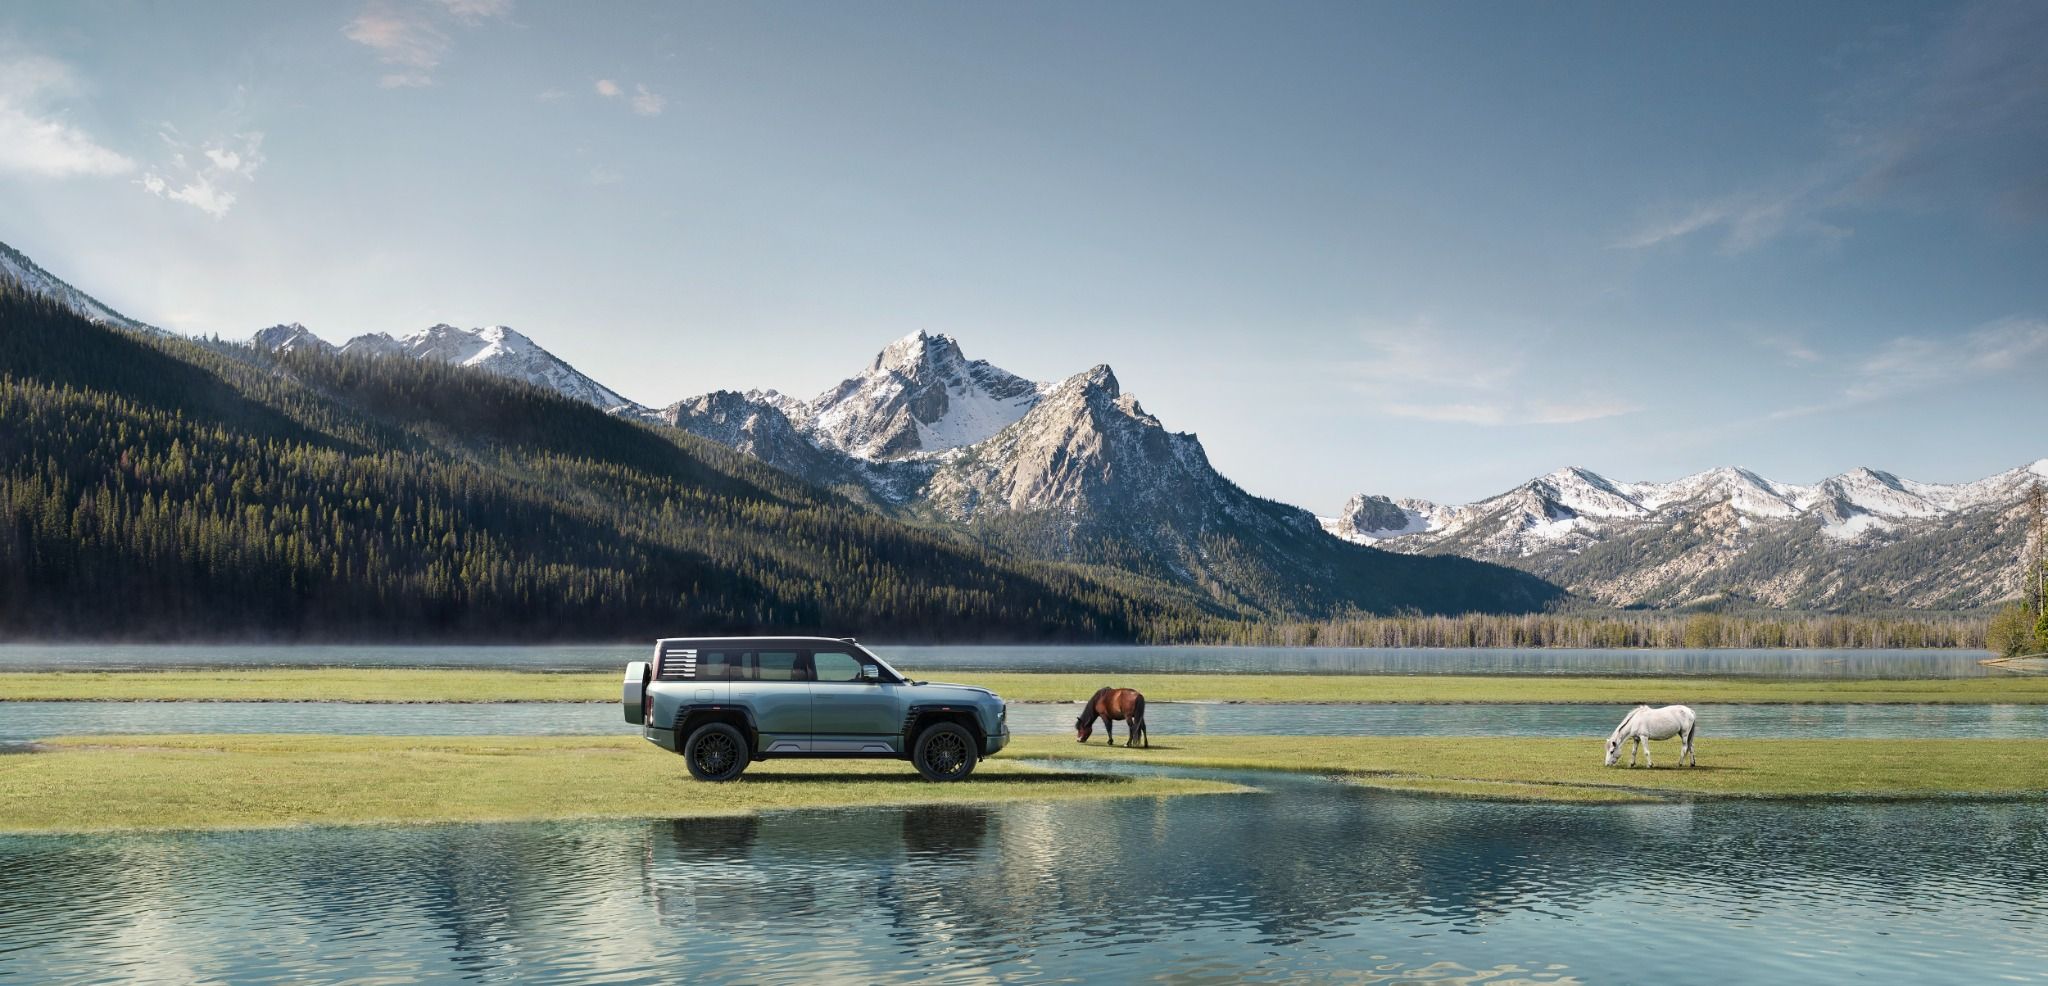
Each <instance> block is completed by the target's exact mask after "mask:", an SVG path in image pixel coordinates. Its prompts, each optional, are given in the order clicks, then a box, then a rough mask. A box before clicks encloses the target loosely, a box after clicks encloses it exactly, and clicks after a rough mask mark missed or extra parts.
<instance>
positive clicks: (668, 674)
mask: <svg viewBox="0 0 2048 986" xmlns="http://www.w3.org/2000/svg"><path fill="white" fill-rule="evenodd" d="M696 677H697V651H696V650H695V649H694V648H684V647H677V648H673V649H670V648H663V649H662V652H661V680H663V681H689V680H692V679H695V678H696Z"/></svg>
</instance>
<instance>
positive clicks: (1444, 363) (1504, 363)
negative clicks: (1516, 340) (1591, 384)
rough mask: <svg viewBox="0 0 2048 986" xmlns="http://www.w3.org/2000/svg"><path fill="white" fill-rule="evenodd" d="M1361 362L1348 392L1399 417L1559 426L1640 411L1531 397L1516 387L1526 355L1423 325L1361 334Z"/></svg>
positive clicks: (1600, 400)
mask: <svg viewBox="0 0 2048 986" xmlns="http://www.w3.org/2000/svg"><path fill="white" fill-rule="evenodd" d="M1359 343H1360V352H1361V353H1362V355H1363V358H1361V359H1357V360H1352V361H1348V362H1346V363H1344V364H1343V365H1342V370H1343V372H1344V374H1345V375H1346V376H1347V377H1349V378H1350V380H1351V384H1352V387H1353V389H1355V390H1357V391H1358V392H1360V393H1361V394H1364V395H1365V396H1366V397H1367V398H1368V399H1370V400H1372V401H1373V402H1374V403H1375V406H1376V407H1377V408H1378V410H1379V411H1380V413H1382V414H1387V415H1391V416H1393V417H1397V418H1413V419H1416V420H1420V421H1439V422H1448V423H1454V424H1470V425H1486V426H1499V425H1564V424H1576V423H1579V422H1582V421H1593V420H1596V419H1599V418H1610V417H1614V416H1616V415H1621V414H1629V413H1632V412H1635V411H1639V410H1642V407H1641V406H1640V405H1638V404H1635V403H1633V402H1630V401H1626V400H1621V399H1618V398H1613V397H1605V396H1599V395H1577V396H1572V397H1564V398H1559V397H1553V396H1541V397H1539V396H1533V395H1531V394H1529V393H1528V392H1527V391H1529V390H1532V389H1534V388H1532V387H1526V386H1520V385H1519V384H1520V383H1521V381H1522V379H1523V368H1524V366H1525V365H1526V364H1527V362H1528V360H1527V355H1526V354H1525V353H1523V352H1521V351H1520V350H1517V349H1514V348H1512V347H1508V346H1503V345H1500V344H1489V343H1486V342H1483V341H1481V340H1477V339H1473V338H1466V337H1462V336H1460V335H1457V334H1453V333H1450V332H1446V331H1444V330H1442V329H1439V328H1437V327H1436V326H1434V325H1432V324H1430V323H1429V322H1427V321H1418V322H1415V323H1412V324H1409V325H1406V326H1398V327H1383V328H1374V329H1369V330H1366V331H1365V332H1363V333H1361V334H1360V337H1359Z"/></svg>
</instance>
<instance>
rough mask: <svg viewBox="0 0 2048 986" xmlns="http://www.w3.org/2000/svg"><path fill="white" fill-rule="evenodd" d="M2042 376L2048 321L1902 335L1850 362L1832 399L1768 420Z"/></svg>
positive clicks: (2046, 365) (2005, 321)
mask: <svg viewBox="0 0 2048 986" xmlns="http://www.w3.org/2000/svg"><path fill="white" fill-rule="evenodd" d="M2043 371H2048V319H2043V318H2026V317H2020V316H2013V317H2008V318H2002V319H1999V320H1997V321H1995V322H1989V323H1986V324H1984V325H1980V326H1978V327H1976V328H1974V329H1971V330H1970V331H1968V332H1965V333H1963V334H1961V335H1960V336H1956V337H1953V338H1934V337H1931V336H1921V335H1911V336H1897V337H1894V338H1892V339H1888V340H1886V341H1885V342H1883V343H1881V344H1879V345H1878V346H1877V347H1876V348H1874V349H1872V350H1871V351H1869V352H1868V353H1865V354H1863V355H1862V356H1861V357H1859V358H1856V359H1853V360H1849V361H1847V365H1846V368H1845V370H1844V371H1843V372H1842V374H1841V376H1840V377H1838V378H1837V379H1839V380H1840V383H1839V390H1837V391H1836V394H1835V396H1834V397H1833V398H1831V399H1827V400H1822V401H1819V402H1816V403H1812V404H1801V405H1797V406H1794V407H1788V408H1783V409H1780V410H1777V411H1773V412H1771V413H1770V414H1769V415H1768V416H1767V417H1766V420H1772V421H1780V420H1784V419H1787V418H1800V417H1806V416H1809V415H1814V414H1823V413H1827V412H1831V411H1841V410H1846V409H1849V408H1852V407H1857V406H1860V405H1864V404H1870V403H1874V402H1877V401H1884V400H1892V399H1896V398H1902V397H1907V396H1910V395H1912V394H1916V393H1923V392H1926V391H1930V390H1938V389H1941V388H1944V387H1964V386H1973V385H1978V384H1988V383H1991V382H1993V381H1996V380H1999V379H2000V378H2006V377H2011V376H2013V375H2016V374H2020V373H2022V372H2024V373H2028V374H2037V373H2040V372H2043Z"/></svg>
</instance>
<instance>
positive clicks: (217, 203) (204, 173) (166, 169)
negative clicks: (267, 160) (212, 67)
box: [137, 124, 264, 219]
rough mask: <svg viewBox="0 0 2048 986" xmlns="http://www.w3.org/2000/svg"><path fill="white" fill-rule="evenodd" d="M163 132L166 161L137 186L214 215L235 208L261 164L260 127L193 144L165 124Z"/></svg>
mask: <svg viewBox="0 0 2048 986" xmlns="http://www.w3.org/2000/svg"><path fill="white" fill-rule="evenodd" d="M159 136H160V137H162V139H163V142H164V146H165V147H166V148H167V149H168V153H167V155H166V157H165V160H164V162H163V163H162V164H161V165H159V166H157V167H152V168H150V169H149V170H148V171H146V172H144V173H143V175H142V177H141V179H139V180H138V181H137V184H140V185H141V186H142V187H143V189H144V190H145V191H148V192H149V193H150V194H151V195H155V196H157V197H159V198H165V199H169V200H171V201H173V202H183V203H185V204H186V205H189V206H191V207H193V208H195V209H198V210H199V211H201V212H204V213H206V214H207V215H209V216H212V217H213V218H215V219H219V218H221V217H222V216H225V215H227V214H228V210H229V209H232V208H234V206H235V200H236V198H237V196H238V194H239V192H240V190H241V189H242V188H243V187H245V186H246V185H248V183H249V182H251V181H253V180H254V179H255V177H256V171H257V169H259V168H261V167H263V161H264V158H263V134H262V132H261V131H249V132H246V133H238V134H234V135H232V136H229V137H227V138H224V139H222V140H218V141H210V142H207V143H204V144H198V145H194V144H192V143H190V142H188V141H186V140H185V138H184V137H183V136H182V135H180V134H179V133H178V131H177V128H175V127H172V126H170V125H168V124H166V125H165V127H164V129H163V131H162V132H161V133H160V134H159Z"/></svg>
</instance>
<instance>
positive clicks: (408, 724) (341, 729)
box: [0, 702, 2048, 743]
mask: <svg viewBox="0 0 2048 986" xmlns="http://www.w3.org/2000/svg"><path fill="white" fill-rule="evenodd" d="M1698 709H1699V711H1700V715H1701V742H1703V743H1710V742H1712V741H1713V740H1714V739H1717V738H1737V737H1761V738H1792V739H1800V738H1810V739H1838V738H1851V737H1857V738H1920V739H1943V738H1947V739H1964V738H1986V739H2008V738H2016V737H2039V736H2044V735H2048V705H1702V706H1698ZM1078 711H1079V706H1077V705H1022V704H1014V705H1011V706H1010V728H1011V729H1013V730H1015V731H1016V732H1018V733H1020V734H1045V735H1053V734H1062V733H1067V732H1069V731H1071V730H1072V729H1073V724H1074V716H1075V715H1076V714H1077V713H1078ZM1626 711H1627V710H1626V709H1625V708H1624V707H1622V706H1619V705H1615V706H1604V705H1214V704H1202V703H1170V702H1155V703H1153V704H1152V705H1151V707H1150V708H1149V710H1148V715H1149V716H1150V718H1151V719H1152V731H1153V733H1154V735H1157V736H1172V735H1182V736H1189V735H1199V734H1208V735H1240V736H1243V735H1253V736H1258V735H1283V736H1284V735H1306V736H1554V737H1571V736H1585V737H1603V736H1606V735H1607V733H1608V731H1609V730H1611V729H1613V728H1614V725H1615V723H1617V722H1620V721H1621V716H1622V715H1623V713H1625V712H1626ZM631 729H632V727H630V726H627V725H625V723H624V722H623V721H622V720H621V718H620V716H619V710H618V707H617V706H614V705H610V704H604V703H580V704H579V703H554V702H547V703H542V702H532V703H512V704H486V703H479V704H450V705H369V704H350V703H341V702H5V703H0V743H8V742H15V743H19V742H22V741H25V740H32V739H40V738H42V737H46V736H57V735H64V734H79V733H90V734H107V733H131V734H132V733H344V734H355V735H364V734H381V735H390V736H418V735H439V736H549V735H599V736H601V735H613V734H630V733H631ZM1118 732H1119V733H1122V730H1121V729H1119V730H1118Z"/></svg>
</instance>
